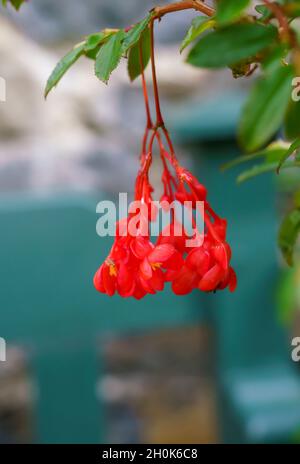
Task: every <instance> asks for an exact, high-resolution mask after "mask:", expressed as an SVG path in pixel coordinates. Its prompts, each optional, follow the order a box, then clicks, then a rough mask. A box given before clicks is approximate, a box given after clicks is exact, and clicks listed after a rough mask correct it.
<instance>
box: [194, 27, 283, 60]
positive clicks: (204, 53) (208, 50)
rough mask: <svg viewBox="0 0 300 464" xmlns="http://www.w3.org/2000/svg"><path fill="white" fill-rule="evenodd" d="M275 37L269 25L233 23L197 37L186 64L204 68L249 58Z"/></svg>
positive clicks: (272, 28) (275, 32) (274, 29)
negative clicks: (198, 38) (197, 39)
mask: <svg viewBox="0 0 300 464" xmlns="http://www.w3.org/2000/svg"><path fill="white" fill-rule="evenodd" d="M276 37H277V30H276V28H275V27H273V26H263V25H261V24H250V23H246V24H233V25H232V26H228V27H225V28H224V29H220V30H217V31H214V32H210V33H209V34H207V35H206V36H205V37H203V38H201V39H200V40H199V41H198V43H197V44H196V45H195V46H194V47H193V48H192V50H191V51H190V53H189V55H188V59H187V61H188V63H190V64H192V65H193V66H198V67H204V68H222V67H224V66H230V65H233V64H235V63H237V62H239V61H241V60H244V59H246V58H249V57H253V56H254V55H256V54H257V53H258V52H260V51H262V50H263V49H265V48H266V47H268V46H269V45H271V44H272V42H273V41H274V40H275V38H276Z"/></svg>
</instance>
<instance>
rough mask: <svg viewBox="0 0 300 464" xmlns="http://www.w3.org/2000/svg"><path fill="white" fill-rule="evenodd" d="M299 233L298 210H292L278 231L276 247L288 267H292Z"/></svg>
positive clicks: (299, 220)
mask: <svg viewBox="0 0 300 464" xmlns="http://www.w3.org/2000/svg"><path fill="white" fill-rule="evenodd" d="M299 232H300V209H299V208H294V209H293V210H292V211H291V212H289V213H288V214H287V215H286V217H285V218H284V220H283V221H282V224H281V226H280V229H279V235H278V245H279V247H280V249H281V252H282V254H283V256H284V258H285V260H286V262H287V264H288V265H289V266H292V265H293V254H294V248H295V245H296V241H297V238H298V235H299Z"/></svg>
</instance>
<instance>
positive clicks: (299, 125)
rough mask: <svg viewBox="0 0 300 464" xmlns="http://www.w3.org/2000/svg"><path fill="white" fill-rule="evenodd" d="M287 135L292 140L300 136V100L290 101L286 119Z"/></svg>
mask: <svg viewBox="0 0 300 464" xmlns="http://www.w3.org/2000/svg"><path fill="white" fill-rule="evenodd" d="M284 128H285V135H286V136H287V138H288V139H290V140H292V139H295V138H296V137H299V136H300V102H299V101H298V102H296V101H292V100H291V101H290V103H289V106H288V109H287V112H286V115H285V121H284Z"/></svg>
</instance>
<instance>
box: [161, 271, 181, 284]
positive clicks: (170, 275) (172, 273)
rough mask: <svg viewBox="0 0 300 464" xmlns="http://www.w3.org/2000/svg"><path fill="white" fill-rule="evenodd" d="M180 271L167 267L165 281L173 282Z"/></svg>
mask: <svg viewBox="0 0 300 464" xmlns="http://www.w3.org/2000/svg"><path fill="white" fill-rule="evenodd" d="M180 272H181V269H180V270H179V271H173V270H172V269H167V272H165V282H173V280H175V279H176V278H177V277H178V276H179V274H180Z"/></svg>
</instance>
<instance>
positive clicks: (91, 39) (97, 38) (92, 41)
mask: <svg viewBox="0 0 300 464" xmlns="http://www.w3.org/2000/svg"><path fill="white" fill-rule="evenodd" d="M113 34H115V31H111V30H110V29H105V30H104V31H101V32H97V33H95V34H91V35H89V36H88V37H87V38H86V44H85V48H84V54H85V56H86V57H87V58H90V59H91V60H94V61H95V60H96V58H97V55H98V53H99V50H100V48H101V47H102V45H103V44H104V43H105V42H106V41H107V39H108V38H109V37H110V36H111V35H113Z"/></svg>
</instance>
